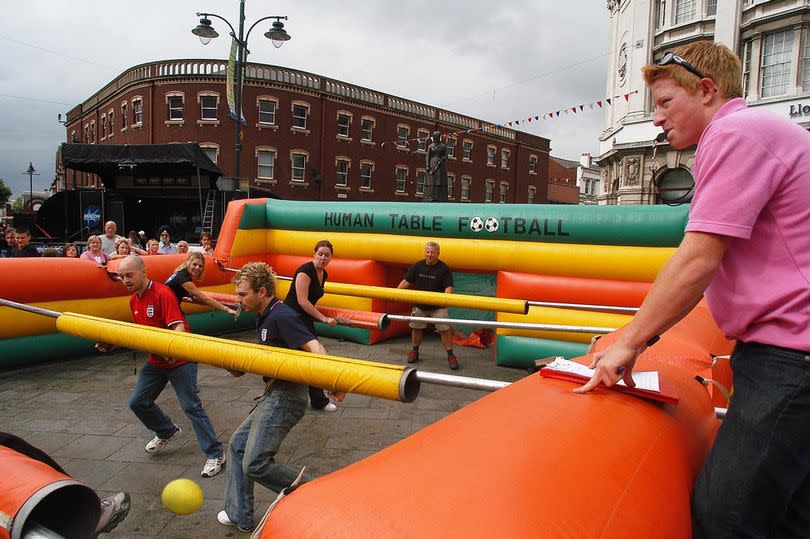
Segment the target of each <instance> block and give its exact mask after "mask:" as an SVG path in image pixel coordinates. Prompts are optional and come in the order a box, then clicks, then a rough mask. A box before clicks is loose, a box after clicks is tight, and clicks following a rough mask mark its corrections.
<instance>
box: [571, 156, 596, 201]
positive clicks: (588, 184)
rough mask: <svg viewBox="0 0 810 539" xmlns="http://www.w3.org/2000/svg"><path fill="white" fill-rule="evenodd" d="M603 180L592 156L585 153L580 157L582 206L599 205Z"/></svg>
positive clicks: (578, 179) (578, 171) (578, 183)
mask: <svg viewBox="0 0 810 539" xmlns="http://www.w3.org/2000/svg"><path fill="white" fill-rule="evenodd" d="M601 180H602V177H601V175H600V171H599V167H596V166H594V164H593V158H592V157H591V154H589V153H583V154H582V155H581V156H580V157H579V166H578V167H577V186H578V187H579V203H580V204H597V201H598V196H599V193H600V192H601V187H600V185H599V184H600V183H601Z"/></svg>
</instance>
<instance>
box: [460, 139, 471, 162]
mask: <svg viewBox="0 0 810 539" xmlns="http://www.w3.org/2000/svg"><path fill="white" fill-rule="evenodd" d="M461 158H462V159H463V160H464V161H472V141H471V140H465V141H464V143H463V144H462V149H461Z"/></svg>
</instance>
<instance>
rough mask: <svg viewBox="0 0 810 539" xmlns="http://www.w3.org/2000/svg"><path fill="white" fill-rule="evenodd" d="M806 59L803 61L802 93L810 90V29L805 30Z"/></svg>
mask: <svg viewBox="0 0 810 539" xmlns="http://www.w3.org/2000/svg"><path fill="white" fill-rule="evenodd" d="M805 32H806V34H807V35H805V38H804V58H803V59H802V65H803V66H804V68H803V70H802V91H804V92H807V91H808V90H810V29H805Z"/></svg>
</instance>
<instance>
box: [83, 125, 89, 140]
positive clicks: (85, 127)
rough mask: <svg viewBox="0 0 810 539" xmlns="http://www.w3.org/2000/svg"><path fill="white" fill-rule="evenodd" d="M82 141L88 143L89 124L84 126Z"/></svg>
mask: <svg viewBox="0 0 810 539" xmlns="http://www.w3.org/2000/svg"><path fill="white" fill-rule="evenodd" d="M84 141H85V142H90V124H84Z"/></svg>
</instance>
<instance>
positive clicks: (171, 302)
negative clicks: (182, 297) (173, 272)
mask: <svg viewBox="0 0 810 539" xmlns="http://www.w3.org/2000/svg"><path fill="white" fill-rule="evenodd" d="M129 308H130V310H131V311H132V320H133V321H134V322H135V323H136V324H141V325H144V326H151V327H155V328H168V329H171V328H172V326H174V325H175V324H183V327H184V328H185V329H186V332H188V333H191V328H190V327H189V325H188V322H187V321H186V317H185V316H183V311H181V310H180V305H179V304H178V303H177V298H176V297H175V295H174V292H172V290H171V288H169V287H168V286H166V285H165V284H161V283H156V282H155V281H149V285H148V286H147V287H146V290H144V292H143V294H142V295H141V296H140V297H139V296H138V293H137V292H136V293H135V294H132V297H131V298H129ZM149 363H150V364H151V365H154V366H155V367H163V368H164V369H173V368H175V367H179V366H180V365H183V364H184V363H187V362H186V361H185V360H184V359H175V361H174V363H169V362H168V361H166V358H165V357H163V356H158V355H155V354H152V355H150V356H149Z"/></svg>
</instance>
